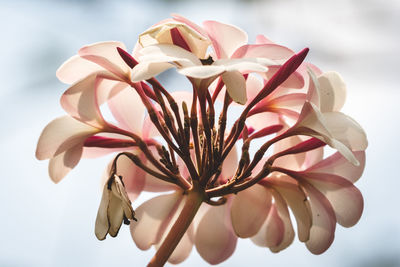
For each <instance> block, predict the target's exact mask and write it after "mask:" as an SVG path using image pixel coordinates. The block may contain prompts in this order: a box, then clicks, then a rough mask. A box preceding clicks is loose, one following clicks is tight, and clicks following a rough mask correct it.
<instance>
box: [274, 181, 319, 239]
mask: <svg viewBox="0 0 400 267" xmlns="http://www.w3.org/2000/svg"><path fill="white" fill-rule="evenodd" d="M266 181H267V183H268V184H269V185H271V186H273V188H274V189H275V190H276V191H277V192H278V193H279V194H280V195H281V196H282V197H283V198H284V199H285V201H286V203H287V204H288V205H289V207H290V209H291V210H292V212H293V214H294V216H295V218H296V222H297V234H298V236H299V240H300V241H301V242H305V241H307V240H308V238H309V236H310V228H311V224H312V214H311V208H310V204H309V202H308V200H307V196H306V195H305V194H304V192H303V191H302V190H301V188H300V186H299V184H298V183H297V182H296V181H295V180H294V179H291V178H290V177H289V176H287V175H281V176H279V177H276V176H272V177H268V179H267V180H266Z"/></svg>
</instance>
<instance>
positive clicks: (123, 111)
mask: <svg viewBox="0 0 400 267" xmlns="http://www.w3.org/2000/svg"><path fill="white" fill-rule="evenodd" d="M108 106H109V107H110V110H111V112H112V114H113V116H114V118H115V119H116V120H117V122H118V123H119V125H121V126H122V128H123V129H125V130H128V131H131V132H133V133H136V134H140V133H141V132H142V127H143V125H142V124H143V119H144V112H145V107H144V105H143V103H142V101H141V99H140V97H139V95H138V94H137V92H136V91H135V90H134V89H133V88H131V87H130V86H127V84H123V83H120V84H119V85H118V86H116V87H114V88H113V89H112V90H111V92H110V95H109V99H108Z"/></svg>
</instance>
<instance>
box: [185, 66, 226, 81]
mask: <svg viewBox="0 0 400 267" xmlns="http://www.w3.org/2000/svg"><path fill="white" fill-rule="evenodd" d="M224 71H225V67H224V66H214V65H205V66H194V67H187V68H184V69H180V70H179V73H180V74H183V75H185V76H188V77H192V78H198V79H205V78H210V77H214V76H216V75H219V74H221V73H223V72H224Z"/></svg>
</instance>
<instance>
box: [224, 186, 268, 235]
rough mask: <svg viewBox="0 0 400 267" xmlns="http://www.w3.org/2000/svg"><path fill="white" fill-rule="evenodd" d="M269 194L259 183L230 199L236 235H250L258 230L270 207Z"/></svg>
mask: <svg viewBox="0 0 400 267" xmlns="http://www.w3.org/2000/svg"><path fill="white" fill-rule="evenodd" d="M271 200H272V197H271V194H270V193H269V192H268V190H266V189H265V188H264V187H263V186H261V185H257V184H255V185H253V186H252V187H249V188H248V189H246V190H243V191H241V192H239V193H238V194H237V195H236V196H235V197H234V198H233V201H232V208H231V219H232V226H233V229H234V231H235V233H236V235H237V236H238V237H241V238H246V237H251V236H253V235H255V234H257V232H258V231H259V230H260V228H261V225H262V224H263V222H264V221H265V219H266V218H267V215H268V212H269V210H270V208H271Z"/></svg>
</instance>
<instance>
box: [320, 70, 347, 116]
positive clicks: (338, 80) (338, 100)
mask: <svg viewBox="0 0 400 267" xmlns="http://www.w3.org/2000/svg"><path fill="white" fill-rule="evenodd" d="M317 79H318V84H319V88H318V94H319V97H320V101H321V107H320V108H321V111H322V112H329V111H339V110H341V109H342V107H343V105H344V102H345V101H346V84H345V83H344V81H343V79H342V77H341V76H340V75H339V73H337V72H333V71H330V72H324V73H323V74H322V75H320V76H318V78H317Z"/></svg>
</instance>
